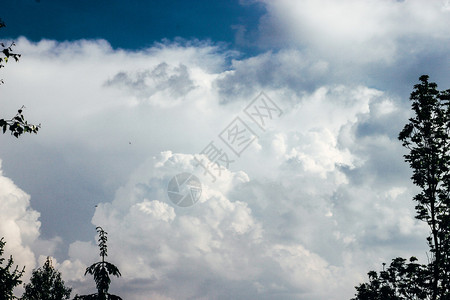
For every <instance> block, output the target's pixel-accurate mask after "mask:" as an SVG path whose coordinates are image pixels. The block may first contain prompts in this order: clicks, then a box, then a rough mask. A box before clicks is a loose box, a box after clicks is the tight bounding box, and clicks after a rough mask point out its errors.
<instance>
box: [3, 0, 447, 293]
mask: <svg viewBox="0 0 450 300" xmlns="http://www.w3.org/2000/svg"><path fill="white" fill-rule="evenodd" d="M449 14H450V4H449V1H448V0H442V1H441V0H434V1H427V2H424V1H421V0H406V1H393V0H363V1H361V0H343V1H332V0H299V1H293V0H277V1H271V0H251V1H84V0H83V1H46V0H41V1H40V2H36V1H31V0H29V1H22V0H21V1H9V2H7V3H3V4H2V7H1V11H0V17H1V18H2V19H3V20H4V21H5V22H6V23H7V27H6V28H2V30H1V31H0V37H1V39H2V40H5V41H9V42H10V41H12V40H14V41H15V42H16V47H15V49H16V51H17V52H19V53H21V54H22V57H21V59H20V61H19V62H18V63H15V62H8V64H7V65H6V67H5V68H2V69H1V71H0V78H3V79H4V81H5V84H3V85H2V86H1V87H0V112H1V116H2V117H5V116H10V115H14V113H15V112H16V110H17V109H18V108H19V107H21V106H22V105H25V106H26V109H25V111H24V113H25V116H26V118H27V119H28V120H29V121H30V122H36V123H42V128H41V130H40V131H39V133H38V134H37V135H28V136H23V137H21V138H20V139H15V138H14V137H10V136H8V135H2V136H0V162H1V167H0V202H1V203H2V210H1V211H0V236H5V239H6V240H7V242H8V244H7V246H8V248H7V249H6V250H7V254H9V253H12V254H13V255H14V258H15V261H16V262H17V263H18V264H19V265H26V266H27V273H26V278H25V280H27V278H28V277H29V276H30V273H31V270H32V269H33V268H34V267H36V266H38V265H42V263H43V262H44V261H45V258H46V257H47V256H48V255H50V256H52V257H53V258H54V265H55V266H57V268H58V269H59V270H60V271H61V272H62V274H63V277H64V278H65V280H66V281H67V283H68V284H69V285H71V286H72V287H73V288H74V293H73V295H74V294H75V293H78V294H84V293H92V292H93V291H94V282H93V280H92V278H89V277H84V276H83V275H84V270H85V268H86V266H88V265H89V264H91V263H92V262H93V261H95V260H96V259H97V258H98V257H97V253H98V251H97V246H96V244H95V239H96V236H95V227H96V226H102V227H103V228H104V229H105V230H106V231H107V232H108V233H109V240H108V242H109V246H110V248H109V252H108V254H109V256H108V258H109V260H110V261H111V262H113V263H115V264H116V265H117V266H118V267H119V269H120V270H121V272H122V274H123V277H122V278H120V279H113V282H112V287H111V288H112V289H111V291H112V292H114V293H117V294H119V295H121V296H122V297H123V298H124V299H131V300H134V299H136V300H143V299H148V297H152V299H165V300H166V299H305V300H311V299H313V300H315V299H336V300H337V299H349V298H351V297H352V296H353V294H354V286H355V285H356V284H358V283H359V282H362V281H363V280H366V273H367V271H369V270H370V269H377V270H378V269H379V268H380V267H381V263H383V262H389V261H390V259H391V258H393V257H397V256H403V257H409V256H411V255H415V256H417V257H419V258H420V259H421V260H426V255H425V251H426V249H427V248H426V242H425V237H426V235H427V233H428V229H427V228H426V227H425V226H424V224H422V223H420V222H418V221H417V220H415V219H414V215H415V212H414V203H413V202H412V200H411V199H412V197H413V196H414V194H415V192H416V191H417V190H416V189H415V187H414V186H413V185H412V184H411V182H410V179H409V178H410V176H411V171H410V169H409V168H408V165H407V164H406V163H405V162H404V161H403V155H404V154H405V153H406V152H405V149H403V148H402V147H401V144H400V143H399V141H398V140H397V136H398V133H399V132H400V130H401V129H402V128H403V126H404V124H405V123H406V122H407V120H408V118H409V117H410V115H411V110H410V104H409V101H408V97H409V93H410V92H411V90H412V87H413V85H414V84H416V83H417V82H418V78H419V76H421V75H422V74H428V75H429V76H430V80H431V81H435V82H437V84H438V86H439V88H440V89H447V88H449V87H450V86H449V82H450V74H449V70H450V65H449V64H450V52H449V51H448V50H449V49H450V29H449V28H450V23H449V22H450V18H449ZM261 92H264V94H265V95H266V96H265V97H268V98H267V99H266V100H265V101H266V103H272V104H274V105H276V106H277V107H278V109H279V110H276V111H277V112H282V113H281V115H280V114H276V115H275V114H274V115H273V116H272V118H271V119H266V121H267V124H266V125H265V126H263V127H260V126H258V124H257V123H256V121H255V120H252V118H250V117H249V115H248V114H246V107H250V108H251V107H252V104H251V103H253V102H252V101H254V100H255V101H260V100H258V99H259V98H257V96H258V95H260V93H261ZM268 99H270V101H269V100H268ZM255 103H257V102H255ZM273 107H274V106H273V105H272V108H273ZM237 117H239V118H240V119H236V118H237ZM233 120H235V121H234V123H232V121H233ZM236 120H240V121H236ZM236 122H241V123H245V124H246V125H247V126H248V129H249V130H251V131H252V132H253V134H254V135H255V136H256V138H255V139H254V140H253V142H252V143H251V144H249V145H248V147H246V148H245V151H242V153H240V152H239V155H236V153H234V152H233V151H232V149H231V148H230V145H227V141H226V138H224V135H223V133H224V132H227V131H226V130H227V129H230V128H233V126H234V125H236V124H237V123H236ZM230 132H231V131H230ZM248 132H250V131H248ZM242 141H243V139H242ZM208 145H215V146H217V147H218V149H219V150H220V151H221V152H220V153H221V154H226V155H228V158H230V159H231V160H232V161H233V162H232V163H230V164H229V166H228V167H227V168H224V169H221V173H220V174H216V175H217V176H216V177H217V178H216V180H215V181H213V180H212V178H211V176H209V175H208V173H205V172H203V170H202V169H201V168H200V167H199V166H198V161H199V160H200V161H202V162H205V161H206V162H207V160H206V159H207V158H210V159H212V158H211V157H208V156H207V155H206V156H205V155H204V156H201V154H202V152H204V153H203V154H205V153H206V152H207V151H206V150H205V149H207V146H208ZM221 157H222V158H224V157H225V156H221ZM186 172H187V173H192V174H194V175H196V176H197V177H198V178H199V181H200V182H201V185H202V194H201V197H200V198H199V200H198V202H197V203H196V204H195V205H193V206H191V207H187V208H182V207H178V206H177V205H175V204H174V203H172V202H171V200H170V198H169V197H168V194H167V187H168V184H169V182H170V181H171V179H172V178H174V176H176V175H177V174H181V173H186ZM20 292H21V291H20V289H19V290H18V293H20Z"/></svg>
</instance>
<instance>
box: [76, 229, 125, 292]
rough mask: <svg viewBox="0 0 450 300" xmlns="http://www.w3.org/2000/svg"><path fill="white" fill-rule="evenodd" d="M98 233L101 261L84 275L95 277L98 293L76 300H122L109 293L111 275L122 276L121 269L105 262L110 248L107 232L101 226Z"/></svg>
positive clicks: (87, 269) (89, 268)
mask: <svg viewBox="0 0 450 300" xmlns="http://www.w3.org/2000/svg"><path fill="white" fill-rule="evenodd" d="M96 229H97V232H98V236H99V238H98V243H99V244H98V246H99V248H100V257H101V258H102V260H101V261H99V262H96V263H94V264H92V265H91V266H90V267H88V268H86V272H85V273H84V275H85V276H86V275H87V274H91V275H93V276H94V281H95V285H96V286H97V291H98V292H97V293H95V294H90V295H83V296H78V295H77V296H75V299H74V300H77V299H83V300H107V299H111V300H122V298H120V297H119V296H116V295H112V294H109V293H108V290H109V285H110V284H111V279H110V278H109V275H114V276H117V277H120V276H122V274H120V271H119V269H118V268H117V267H116V266H115V265H113V264H112V263H110V262H107V261H105V257H106V256H108V248H107V246H106V242H107V240H108V237H107V234H108V233H107V232H106V231H104V230H103V228H101V227H100V226H98V227H97V228H96Z"/></svg>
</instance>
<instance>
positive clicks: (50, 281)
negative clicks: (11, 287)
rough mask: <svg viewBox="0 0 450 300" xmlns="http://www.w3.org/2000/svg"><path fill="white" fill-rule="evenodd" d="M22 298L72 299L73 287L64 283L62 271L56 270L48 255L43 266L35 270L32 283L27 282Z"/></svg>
mask: <svg viewBox="0 0 450 300" xmlns="http://www.w3.org/2000/svg"><path fill="white" fill-rule="evenodd" d="M24 287H25V293H24V294H23V295H22V298H21V299H22V300H43V299H45V300H63V299H70V293H71V292H72V289H71V288H68V287H66V286H65V284H64V280H62V278H61V273H60V272H58V271H57V270H55V268H53V265H52V260H51V258H50V257H47V260H46V261H45V263H44V266H43V267H42V268H38V269H36V270H34V271H33V274H32V275H31V278H30V283H28V284H25V285H24Z"/></svg>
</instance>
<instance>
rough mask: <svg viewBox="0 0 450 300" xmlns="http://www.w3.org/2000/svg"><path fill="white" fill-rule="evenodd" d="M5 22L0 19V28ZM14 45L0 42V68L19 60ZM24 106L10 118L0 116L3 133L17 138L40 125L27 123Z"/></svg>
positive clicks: (35, 130)
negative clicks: (7, 132)
mask: <svg viewBox="0 0 450 300" xmlns="http://www.w3.org/2000/svg"><path fill="white" fill-rule="evenodd" d="M5 26H6V25H5V23H4V22H3V21H2V20H1V19H0V28H3V27H5ZM14 46H15V44H14V43H11V44H9V45H5V44H4V43H0V47H1V53H2V55H3V56H0V69H1V68H3V67H4V66H5V63H7V62H8V61H9V60H10V59H11V58H12V59H14V60H15V61H16V62H17V61H19V58H20V56H21V55H20V54H18V53H14V51H13V47H14ZM0 84H3V79H0ZM24 108H25V106H22V107H21V108H20V109H19V110H18V111H17V114H16V115H15V116H14V117H12V118H11V119H1V118H0V129H1V130H2V132H3V133H5V132H6V131H7V130H9V131H10V132H11V135H14V136H15V137H16V138H18V137H19V136H20V135H22V134H23V133H26V132H28V133H37V132H38V130H39V128H40V127H41V125H40V124H39V125H33V124H29V123H28V122H27V121H26V120H25V118H24V116H23V114H22V112H23V109H24Z"/></svg>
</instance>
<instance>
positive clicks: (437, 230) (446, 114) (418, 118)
mask: <svg viewBox="0 0 450 300" xmlns="http://www.w3.org/2000/svg"><path fill="white" fill-rule="evenodd" d="M428 78H429V77H428V76H427V75H423V76H421V77H420V78H419V80H420V83H419V84H416V85H415V86H414V90H413V92H412V93H411V96H410V100H411V101H412V104H411V107H412V110H413V111H414V113H415V116H414V117H412V118H410V119H409V123H407V124H406V125H405V127H404V128H403V130H402V131H401V132H400V134H399V137H398V138H399V140H400V141H402V145H403V146H404V147H406V148H407V149H408V150H409V153H408V154H406V155H404V157H405V161H406V162H408V163H409V165H410V167H411V168H412V170H413V175H412V177H411V179H412V181H413V183H414V184H415V185H417V186H418V187H419V188H420V193H419V194H417V195H416V196H414V201H416V203H417V205H416V207H415V208H416V211H417V215H416V218H417V219H419V220H422V221H424V222H426V223H427V224H428V226H429V227H430V236H429V237H427V241H428V246H429V247H430V252H431V254H432V257H431V259H430V261H429V263H428V265H418V264H416V263H415V261H416V259H415V258H411V260H410V263H409V264H407V265H405V264H404V262H405V260H404V259H403V258H396V259H394V260H393V263H392V264H391V266H390V267H389V268H388V270H387V271H384V270H383V271H382V272H380V275H378V274H377V273H376V272H374V271H371V272H369V273H368V275H369V283H363V284H361V285H359V286H358V287H356V289H357V292H358V293H357V294H356V296H357V297H356V298H354V299H356V300H358V299H432V300H437V299H441V300H447V299H450V283H449V278H450V90H446V91H438V90H437V85H436V83H433V82H428ZM386 274H388V275H389V276H387V275H386ZM392 274H393V276H391V275H392ZM386 276H387V277H386ZM411 285H412V286H414V288H413V289H409V290H408V289H406V288H405V287H406V286H411ZM386 292H389V293H388V294H386Z"/></svg>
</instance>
